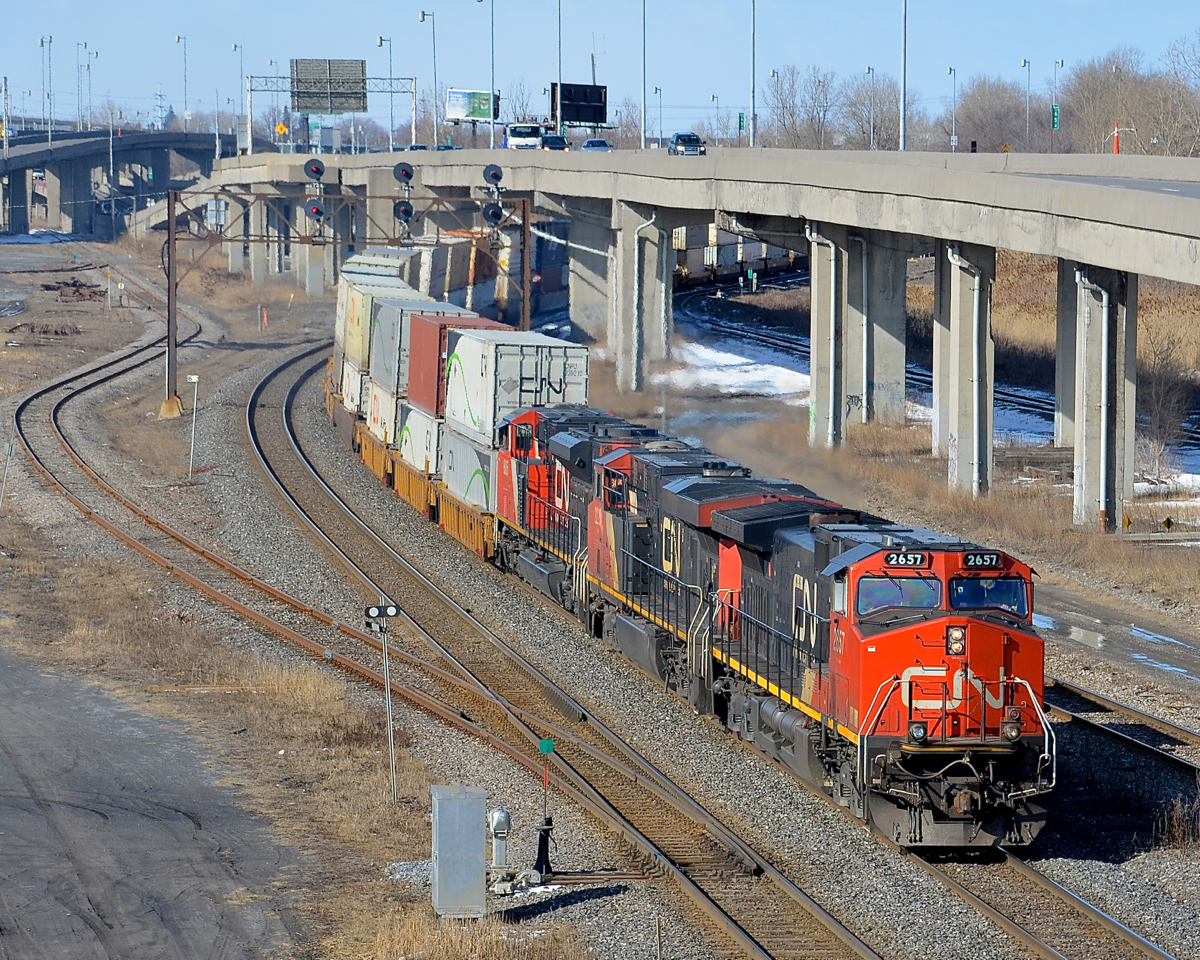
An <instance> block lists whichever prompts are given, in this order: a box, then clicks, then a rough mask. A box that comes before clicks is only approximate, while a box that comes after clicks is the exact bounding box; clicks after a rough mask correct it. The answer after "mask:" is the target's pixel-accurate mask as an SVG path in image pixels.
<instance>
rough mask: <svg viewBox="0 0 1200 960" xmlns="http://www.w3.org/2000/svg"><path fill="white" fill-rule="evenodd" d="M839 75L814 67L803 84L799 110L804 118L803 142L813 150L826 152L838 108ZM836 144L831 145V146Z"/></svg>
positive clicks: (800, 89)
mask: <svg viewBox="0 0 1200 960" xmlns="http://www.w3.org/2000/svg"><path fill="white" fill-rule="evenodd" d="M838 97H839V89H838V83H837V74H836V73H834V72H833V71H832V70H830V71H829V72H827V73H822V72H821V71H820V70H819V69H818V68H817V67H810V68H809V70H808V72H807V73H806V74H804V76H803V77H802V79H801V81H800V88H799V99H798V106H799V109H800V116H801V117H802V120H803V123H802V130H803V134H802V137H801V139H802V141H804V146H806V147H808V148H809V149H813V148H815V149H817V150H824V149H825V146H826V143H825V138H826V134H827V133H828V132H829V127H830V123H831V121H832V120H833V119H834V113H835V110H836V108H837V106H838ZM832 145H833V144H832V143H831V144H830V146H832Z"/></svg>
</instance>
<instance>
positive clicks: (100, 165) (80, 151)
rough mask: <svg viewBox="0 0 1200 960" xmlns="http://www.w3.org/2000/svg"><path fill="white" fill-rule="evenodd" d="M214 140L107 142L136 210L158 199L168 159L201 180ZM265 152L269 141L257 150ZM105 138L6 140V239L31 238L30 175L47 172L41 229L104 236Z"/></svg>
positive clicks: (168, 137) (1, 162)
mask: <svg viewBox="0 0 1200 960" xmlns="http://www.w3.org/2000/svg"><path fill="white" fill-rule="evenodd" d="M217 139H218V138H217V136H216V135H215V134H212V133H182V132H172V131H160V130H125V129H117V130H114V131H113V136H112V154H111V159H112V165H113V167H114V168H115V170H114V172H115V173H116V174H117V181H118V184H119V183H120V180H121V178H122V177H125V178H127V179H129V180H130V182H131V183H132V184H133V193H132V194H131V195H130V196H132V198H134V200H135V202H136V199H137V198H138V197H140V198H141V200H142V201H143V202H152V201H153V200H155V199H160V198H161V197H162V196H163V195H165V192H166V190H167V183H168V181H169V179H170V175H171V162H170V155H171V152H172V151H174V152H175V153H177V154H179V155H180V156H182V157H184V158H186V159H188V160H191V161H192V162H193V163H195V164H196V165H197V166H199V167H200V173H201V175H202V176H208V175H209V174H210V173H211V172H212V165H213V162H214V161H215V159H216V153H217ZM220 144H221V146H220V149H221V153H222V155H225V154H229V153H235V152H236V151H237V138H236V137H235V136H233V135H230V134H223V135H221V136H220ZM255 147H256V148H257V149H260V150H263V149H265V150H271V149H274V148H273V146H272V145H271V144H270V143H269V142H268V141H262V142H261V144H260V143H257V142H256V143H255ZM109 159H110V154H109V132H108V130H107V129H104V130H89V131H84V132H75V133H61V132H59V131H55V132H54V135H53V138H52V140H51V142H50V143H47V138H46V133H45V131H41V132H39V133H37V134H29V135H23V136H19V137H11V138H9V143H8V151H7V156H4V157H0V178H4V181H5V182H4V183H3V185H2V188H3V194H2V202H0V216H2V217H3V226H4V230H5V232H7V233H25V232H27V231H28V230H29V221H30V210H31V207H32V205H33V196H34V183H33V171H34V170H35V169H40V170H44V171H45V178H46V179H45V188H44V189H45V201H46V213H47V225H48V228H49V229H51V230H61V231H62V232H64V233H84V234H91V233H101V234H105V235H106V234H107V233H108V231H109V228H110V222H111V221H110V218H109V217H108V216H99V215H98V200H99V199H105V200H108V199H109V198H111V197H112V196H113V195H117V196H121V195H122V193H121V190H120V187H119V186H117V185H112V184H109V182H108V180H109V176H108V175H109Z"/></svg>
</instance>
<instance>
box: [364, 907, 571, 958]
mask: <svg viewBox="0 0 1200 960" xmlns="http://www.w3.org/2000/svg"><path fill="white" fill-rule="evenodd" d="M371 956H372V957H374V958H375V960H402V958H407V960H415V958H417V957H420V958H421V960H465V958H474V960H583V958H584V957H585V956H587V951H586V950H585V949H584V947H583V946H582V944H581V943H580V942H579V940H578V938H577V936H575V935H574V934H573V933H572V932H571V931H570V930H569V929H568V928H566V927H563V926H560V925H558V924H549V925H546V926H542V927H534V926H532V925H517V924H511V923H503V922H501V921H499V920H496V919H494V918H490V917H489V918H484V919H483V920H470V921H449V920H447V921H440V922H439V921H438V920H437V918H436V917H434V915H433V911H432V910H431V909H423V910H410V911H406V912H404V913H396V914H393V915H392V916H390V917H389V918H388V921H387V923H386V924H385V925H384V926H383V928H382V929H381V930H380V931H379V936H378V937H377V938H376V940H375V951H374V953H373V954H372V955H371Z"/></svg>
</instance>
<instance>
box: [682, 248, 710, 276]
mask: <svg viewBox="0 0 1200 960" xmlns="http://www.w3.org/2000/svg"><path fill="white" fill-rule="evenodd" d="M707 250H708V247H693V248H691V249H690V250H688V251H687V262H686V263H685V264H684V266H686V267H687V272H688V274H689V276H693V277H696V276H700V275H701V274H703V273H704V272H705V267H706V266H707V264H706V263H705V261H704V254H705V251H707Z"/></svg>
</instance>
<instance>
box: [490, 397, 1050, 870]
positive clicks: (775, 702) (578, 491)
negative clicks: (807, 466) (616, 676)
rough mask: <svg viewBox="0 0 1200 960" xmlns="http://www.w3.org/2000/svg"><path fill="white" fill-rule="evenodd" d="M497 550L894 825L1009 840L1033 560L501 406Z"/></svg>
mask: <svg viewBox="0 0 1200 960" xmlns="http://www.w3.org/2000/svg"><path fill="white" fill-rule="evenodd" d="M496 446H497V448H498V454H497V456H498V464H497V470H498V491H497V498H496V503H497V506H496V513H495V536H496V549H495V551H494V559H495V560H496V561H497V562H498V563H499V564H500V565H501V566H502V567H503V568H505V569H509V570H512V571H514V572H515V573H517V574H518V575H519V576H521V577H522V578H523V579H524V580H526V581H528V582H529V583H531V584H532V585H533V586H535V587H536V588H537V589H538V590H540V591H541V592H543V593H545V594H546V595H547V596H548V597H550V598H552V599H553V600H554V601H555V602H557V603H560V604H562V605H563V606H564V607H566V608H567V609H569V610H571V611H572V612H573V613H574V614H575V615H576V616H578V617H579V619H580V620H581V621H583V622H584V623H585V624H587V625H588V627H589V629H590V630H591V631H592V632H593V633H594V634H595V635H596V636H597V637H601V638H603V639H604V640H605V641H606V642H607V643H609V644H610V645H611V646H612V647H613V648H615V649H616V650H618V651H619V652H621V653H622V654H623V655H625V656H626V657H628V658H629V659H630V660H632V661H634V662H635V663H636V664H638V665H639V666H640V667H641V668H642V669H644V670H646V671H647V672H649V673H651V674H652V675H653V676H655V677H656V678H657V679H659V680H661V681H663V682H664V683H665V684H666V685H667V686H668V687H670V688H672V689H674V690H675V691H676V692H677V693H678V694H679V695H681V696H683V697H685V698H686V699H688V700H689V701H690V702H691V703H692V704H693V705H694V706H695V707H696V709H697V710H700V711H704V712H707V713H710V714H713V715H715V716H717V717H720V718H721V719H722V720H723V721H724V723H725V724H726V725H727V726H728V728H729V729H730V730H732V731H734V732H735V733H737V734H738V735H739V736H740V737H742V738H744V739H745V740H746V741H748V742H750V743H752V744H754V745H755V746H756V747H758V748H759V749H760V750H762V751H764V752H766V753H768V754H769V755H771V756H772V757H774V758H775V759H776V760H778V761H780V762H781V763H783V764H785V765H786V766H787V767H788V768H789V769H790V770H792V771H793V772H794V773H796V774H798V775H799V776H801V777H803V778H805V779H806V780H809V781H810V782H812V783H813V784H815V785H816V786H818V787H819V788H821V789H823V790H825V791H826V792H827V793H829V794H830V795H831V796H832V797H833V798H834V799H835V800H836V801H837V802H838V803H840V804H842V805H843V806H845V807H847V808H848V809H849V810H850V812H851V813H853V815H854V816H856V817H858V818H860V819H863V820H866V821H869V822H870V823H872V824H873V825H874V826H875V827H876V828H877V829H879V830H880V831H882V832H883V833H885V834H886V835H887V836H889V837H891V838H892V839H894V840H895V841H896V842H898V843H900V844H902V845H905V846H948V847H960V846H969V845H990V844H1026V843H1029V842H1030V841H1031V840H1032V839H1033V838H1034V836H1035V835H1036V834H1037V832H1038V831H1039V830H1040V829H1041V827H1042V826H1043V824H1044V823H1045V819H1046V807H1045V799H1046V795H1047V794H1048V793H1049V792H1050V791H1051V789H1052V788H1053V786H1054V780H1055V746H1054V734H1053V731H1052V729H1051V728H1050V725H1049V724H1048V723H1047V720H1046V716H1045V713H1044V711H1043V708H1042V684H1043V646H1042V641H1041V639H1040V638H1039V637H1038V635H1037V633H1036V632H1035V631H1034V629H1033V625H1032V610H1033V585H1032V580H1031V573H1032V571H1031V570H1030V568H1029V567H1028V566H1027V565H1026V564H1024V563H1021V562H1020V561H1019V560H1016V559H1015V558H1013V557H1010V556H1008V555H1007V554H1004V553H1001V552H999V551H995V550H989V549H986V548H982V547H980V546H978V545H976V544H971V543H963V542H960V541H958V540H956V539H954V538H951V537H946V536H944V535H942V534H938V533H935V532H934V531H932V530H926V529H921V528H912V527H905V526H902V525H899V524H895V523H891V522H889V521H887V520H883V519H880V518H877V517H871V516H868V515H866V514H862V513H860V512H857V511H853V510H847V509H845V508H843V507H841V506H840V505H838V504H837V503H834V502H832V501H829V500H826V499H823V498H821V497H819V496H817V495H816V494H815V493H813V492H812V491H810V490H808V489H806V488H805V487H803V486H801V485H799V484H796V483H792V482H790V481H786V480H775V479H761V478H755V477H752V476H751V475H750V471H749V470H748V469H747V468H745V467H743V466H742V465H740V464H738V463H735V462H733V461H730V460H727V459H725V458H723V457H720V456H717V455H715V454H712V453H710V452H708V451H706V450H697V449H694V448H692V447H690V446H688V445H687V444H684V443H682V442H680V441H678V440H674V439H672V438H669V437H664V436H662V435H660V434H658V433H657V432H656V431H654V430H652V429H649V428H646V427H641V426H636V425H634V424H631V423H628V422H627V421H624V420H622V419H620V418H619V417H615V416H614V415H612V414H610V413H606V412H604V411H598V410H592V409H589V408H585V407H551V408H529V409H523V410H519V411H516V412H514V413H511V414H509V415H508V416H507V417H506V418H505V419H504V420H503V421H502V423H501V424H500V425H499V427H498V430H497V439H496Z"/></svg>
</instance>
